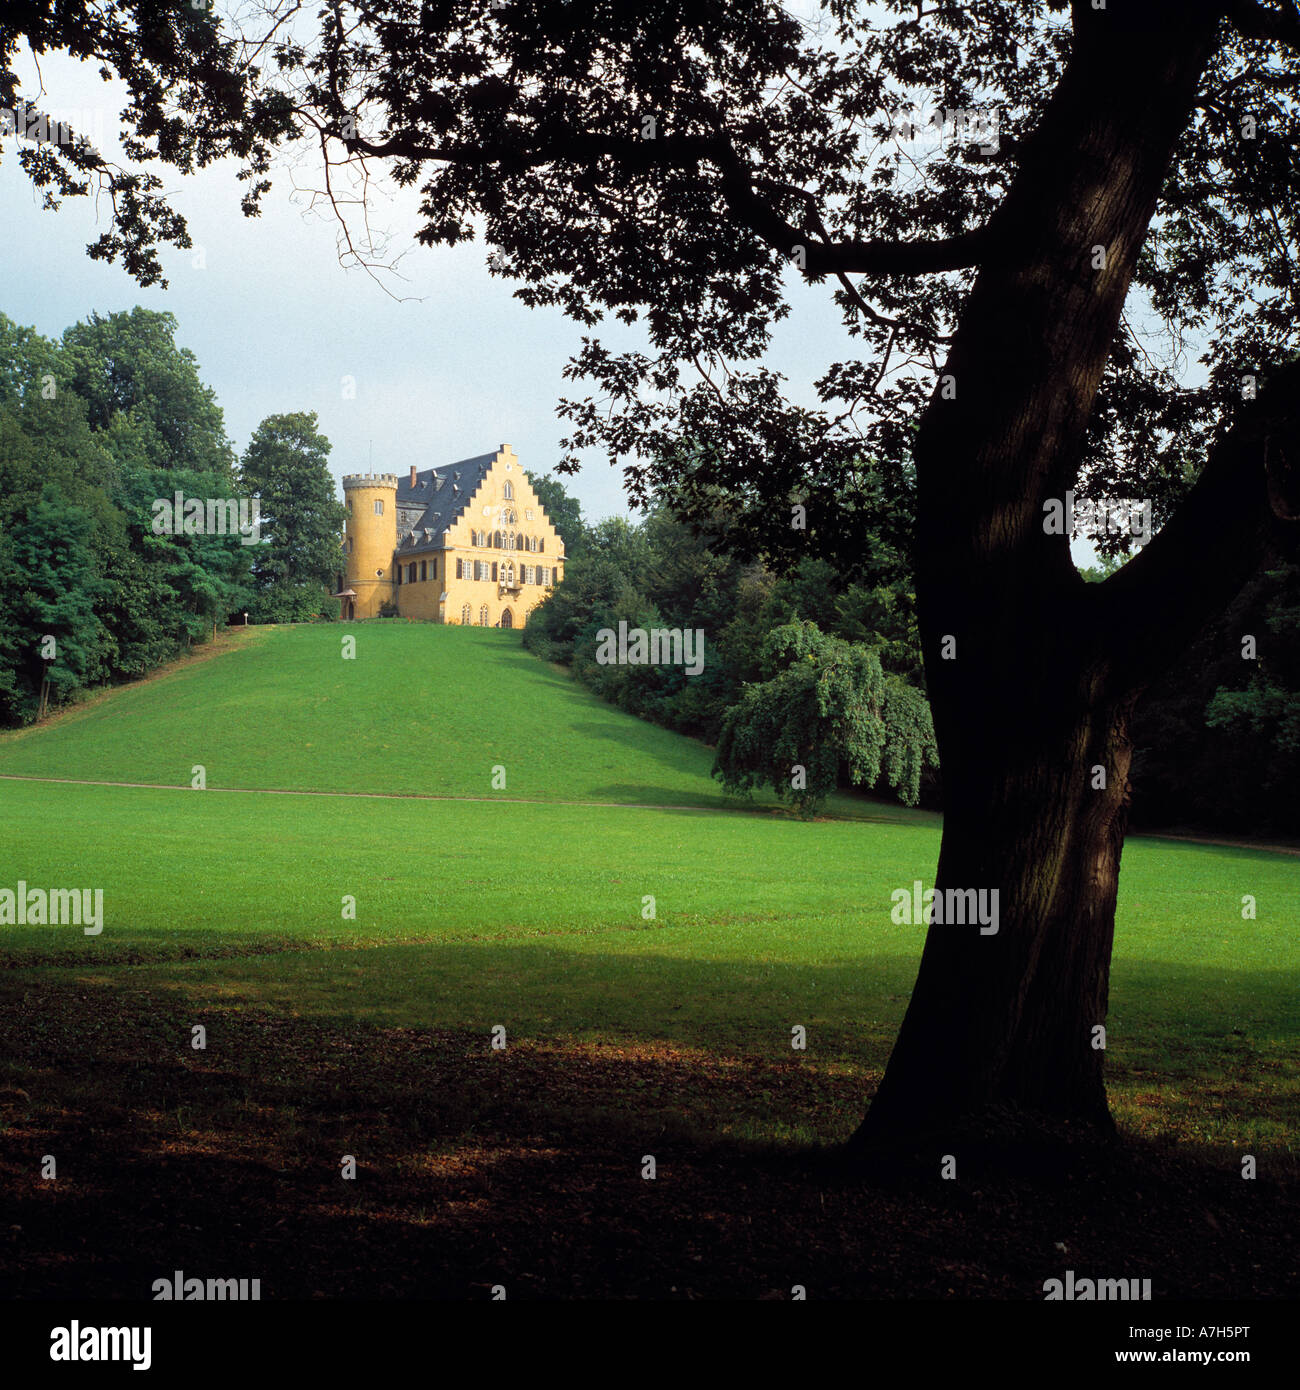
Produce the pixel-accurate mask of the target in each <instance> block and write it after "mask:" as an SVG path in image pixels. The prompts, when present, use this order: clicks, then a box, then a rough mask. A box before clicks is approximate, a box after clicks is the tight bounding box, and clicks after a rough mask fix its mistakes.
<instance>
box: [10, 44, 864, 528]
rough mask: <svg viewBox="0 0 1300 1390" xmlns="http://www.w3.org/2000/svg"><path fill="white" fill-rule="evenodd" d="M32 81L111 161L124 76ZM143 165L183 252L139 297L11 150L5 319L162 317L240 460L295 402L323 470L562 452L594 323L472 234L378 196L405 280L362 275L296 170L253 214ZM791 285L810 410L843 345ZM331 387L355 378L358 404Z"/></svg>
mask: <svg viewBox="0 0 1300 1390" xmlns="http://www.w3.org/2000/svg"><path fill="white" fill-rule="evenodd" d="M21 70H22V69H20V71H21ZM27 72H30V73H31V80H30V81H29V82H25V84H24V95H25V96H27V97H29V98H31V97H34V96H35V94H36V92H37V90H38V87H37V81H36V75H35V68H34V67H32V66H30V65H29V66H28V68H27V69H26V70H25V71H24V77H26V75H27ZM41 80H42V81H43V83H44V87H45V91H46V93H47V96H46V97H45V98H44V105H45V108H46V109H47V110H48V111H49V113H50V115H51V116H52V117H58V118H63V119H68V120H69V121H71V122H73V123H74V124H75V127H76V128H83V129H86V130H87V131H88V133H89V136H90V138H91V140H92V141H93V143H94V144H95V145H96V146H97V147H98V148H99V149H101V150H102V151H103V152H104V153H105V154H106V155H110V156H111V155H113V154H114V153H115V152H116V150H117V148H118V146H117V141H116V131H117V113H118V111H119V110H120V109H121V107H122V105H123V104H124V89H123V88H122V87H121V85H120V84H116V83H114V84H109V83H105V82H103V81H102V79H101V78H100V77H99V75H98V72H97V71H96V69H95V67H94V65H92V64H81V63H77V62H75V61H73V60H71V59H69V58H66V57H62V56H58V55H56V56H53V57H46V58H43V59H42V62H41ZM156 167H157V171H158V172H159V173H160V174H161V176H162V177H163V179H164V182H165V183H166V186H167V188H168V189H169V190H172V191H173V192H174V197H173V202H174V206H175V207H176V208H177V209H178V210H179V211H180V212H181V213H183V214H184V216H185V218H186V220H187V222H188V224H189V229H190V236H191V237H192V239H193V241H194V247H193V249H192V250H189V251H179V250H176V249H175V248H163V249H162V251H161V253H160V257H161V260H162V264H163V272H164V275H165V276H166V278H167V279H168V281H169V282H170V283H169V287H168V288H166V289H162V288H160V287H157V286H154V287H151V288H148V289H142V288H141V287H140V286H139V285H137V284H136V283H135V281H134V280H132V279H131V278H130V276H129V275H127V273H126V272H125V271H124V270H122V269H121V268H120V267H119V266H116V265H105V264H104V263H102V262H99V261H92V260H90V258H89V257H88V256H87V255H86V251H85V248H86V245H87V243H89V242H91V241H93V240H94V239H95V238H96V237H97V236H98V235H99V234H100V233H101V232H103V231H104V230H105V229H106V227H107V225H108V224H107V215H106V210H105V209H104V208H100V209H98V210H97V209H96V208H95V207H94V205H93V203H92V201H91V200H90V199H88V198H70V199H68V200H66V201H65V202H64V204H63V206H62V207H61V208H60V209H59V211H57V212H46V211H43V210H42V209H41V206H40V198H39V195H38V194H37V193H36V192H35V190H33V189H32V187H31V185H30V183H29V181H28V180H27V177H26V175H24V174H23V172H22V170H21V169H19V167H18V164H17V160H16V157H15V155H14V147H13V143H12V140H9V141H6V144H5V149H4V152H3V158H0V208H2V209H3V214H4V215H3V226H4V233H3V235H2V236H0V310H2V311H3V312H4V313H6V314H8V316H9V317H10V318H11V319H13V320H14V321H15V322H17V323H20V324H26V325H31V326H33V327H35V328H36V329H37V330H38V331H40V332H41V333H43V334H45V335H46V336H48V337H57V336H58V335H59V334H61V333H62V332H63V330H64V329H65V328H67V327H68V326H69V325H71V324H73V323H75V322H77V321H78V320H81V319H84V318H86V317H87V316H88V315H89V314H90V313H91V312H92V311H97V312H98V313H100V314H108V313H112V312H115V311H118V310H129V309H131V308H132V307H133V306H134V305H137V304H139V305H143V306H144V307H146V308H149V309H160V310H161V309H166V310H170V311H171V313H173V314H174V315H175V316H176V319H177V323H178V329H177V335H176V336H177V341H178V342H179V344H180V345H181V346H182V347H187V348H189V349H190V350H191V351H192V352H193V353H194V355H195V357H196V358H197V359H198V363H199V369H200V375H201V377H202V379H203V380H204V382H206V383H207V384H208V385H209V386H211V387H212V388H213V389H214V391H215V392H216V396H217V400H218V403H219V404H220V405H221V407H222V409H223V410H224V412H225V419H226V429H227V432H228V433H229V435H230V436H231V438H232V440H233V441H234V443H235V447H236V450H237V451H238V452H240V453H242V451H243V449H244V447H245V445H246V444H247V443H248V440H249V437H250V436H251V434H252V432H253V430H254V429H255V428H256V427H257V425H258V424H259V422H260V421H261V420H263V419H264V418H265V417H266V416H268V415H272V414H280V413H285V412H289V411H298V410H303V411H315V412H316V413H317V415H318V417H319V422H318V427H319V429H320V430H321V432H322V433H323V434H324V435H325V436H326V437H327V438H328V439H329V440H330V441H331V443H332V445H333V450H332V454H331V465H332V471H333V473H334V476H335V477H336V478H341V477H342V476H343V475H344V474H345V473H356V472H371V471H374V472H395V473H404V472H407V471H409V469H410V467H411V465H415V466H416V467H418V468H421V469H423V468H429V467H436V466H438V465H440V464H444V463H450V462H452V461H454V460H456V459H462V458H469V457H472V456H474V455H477V454H483V453H488V452H491V451H493V450H495V449H497V448H498V447H499V446H500V445H502V444H510V445H511V446H512V447H513V448H514V450H515V452H516V453H517V454H518V455H519V457H520V459H521V461H522V463H523V466H524V467H525V468H526V469H529V470H531V471H534V472H539V473H545V472H548V471H550V469H551V468H552V467H553V466H554V464H555V463H556V462H557V461H558V460H559V458H560V457H561V455H562V453H563V452H564V451H563V450H562V449H561V448H560V443H559V441H560V440H561V439H562V438H563V437H564V435H565V433H566V424H565V421H563V420H561V419H560V418H559V417H558V416H557V415H556V405H557V402H558V401H559V400H560V398H561V397H562V396H565V395H579V394H582V393H583V392H582V389H581V387H582V384H581V383H573V382H566V381H565V380H564V377H563V369H564V365H565V363H566V361H567V360H568V358H569V357H570V356H571V355H573V354H574V353H575V352H576V351H577V350H578V349H579V347H580V346H581V338H582V335H583V333H584V332H588V333H590V332H592V330H591V329H584V328H582V327H581V326H580V325H578V324H576V323H574V322H573V321H572V320H570V319H567V318H565V317H564V315H563V314H562V313H560V312H559V311H558V310H550V309H530V308H527V307H525V306H524V305H523V304H521V303H519V302H518V301H517V300H515V299H514V298H513V286H512V284H511V283H510V282H507V281H504V280H501V279H499V278H496V277H494V276H492V274H491V273H490V272H489V270H488V268H487V265H486V260H487V255H488V252H489V248H488V247H487V246H486V245H484V244H483V243H482V242H478V243H476V244H473V245H466V246H459V247H455V248H446V247H438V248H426V247H421V246H419V245H417V244H416V243H415V242H414V233H415V230H416V228H417V227H418V225H419V219H418V216H417V215H416V212H415V196H414V195H413V194H411V193H408V192H407V191H404V190H389V192H388V194H387V196H386V197H385V198H381V199H379V200H378V201H377V203H376V205H375V207H374V209H373V213H372V216H373V217H374V218H375V219H376V221H377V223H378V225H380V226H382V227H384V228H386V229H388V231H389V232H390V234H391V242H390V245H389V248H388V256H389V258H392V257H396V256H398V254H399V253H403V252H404V253H405V254H403V255H401V258H400V260H399V261H398V275H399V276H400V277H401V278H397V277H395V276H393V275H384V276H381V277H380V278H379V280H378V282H377V281H376V279H375V278H373V277H372V276H371V275H370V274H368V273H366V271H364V270H362V269H358V268H353V269H345V268H344V267H343V266H342V265H341V264H340V261H339V249H338V244H337V242H338V234H339V228H338V223H337V221H336V220H335V219H334V217H333V214H332V212H329V213H327V212H322V211H320V210H319V209H313V208H312V206H311V204H312V199H311V197H310V195H309V193H308V192H306V191H305V190H302V191H300V190H296V189H295V187H294V182H295V179H296V180H297V181H298V182H300V183H302V184H308V183H310V182H311V180H310V178H309V177H308V175H309V173H310V170H308V169H303V170H301V171H298V172H295V171H294V170H293V169H292V168H288V167H281V168H279V169H277V170H276V171H275V179H276V184H275V188H274V189H273V191H272V192H271V193H270V194H268V195H267V197H266V199H265V201H264V204H263V208H264V210H263V213H262V215H261V217H259V218H255V219H249V218H245V217H244V215H243V214H242V212H241V211H240V208H239V198H240V195H241V193H242V192H243V188H244V186H243V185H242V184H240V183H238V182H237V180H236V178H235V172H236V168H237V166H236V165H235V164H234V163H233V162H226V163H224V164H220V165H216V166H213V167H212V168H210V169H207V170H203V171H201V172H200V173H198V174H195V175H193V176H183V175H181V174H180V173H178V172H177V171H175V170H171V169H167V168H166V167H165V166H156ZM791 289H792V302H793V313H792V315H791V318H790V320H787V321H786V322H785V323H783V324H781V325H779V326H778V338H777V340H776V342H775V344H774V350H773V351H772V353H771V354H770V356H769V358H768V362H769V365H771V366H773V367H774V368H775V369H776V370H778V371H783V372H785V373H787V374H788V375H789V376H790V378H791V388H792V389H791V394H792V396H793V397H794V398H795V399H797V400H802V401H803V402H804V403H806V404H808V405H813V404H815V403H816V401H815V393H814V392H813V390H812V383H813V381H814V380H815V379H816V378H817V377H818V376H819V375H820V374H821V373H822V371H824V369H825V367H826V366H827V365H828V364H829V363H830V362H833V361H835V360H837V357H838V356H843V357H851V356H852V355H853V347H852V345H851V340H850V339H849V338H848V336H847V334H846V333H845V331H844V329H843V327H842V325H841V322H840V315H839V312H838V310H837V309H836V308H835V307H834V305H833V303H832V301H831V295H830V290H829V289H828V288H827V287H825V286H821V287H808V286H805V285H803V284H802V283H801V282H797V281H796V282H795V283H793V284H792V286H791ZM597 332H598V336H600V337H601V338H602V340H603V341H605V342H606V343H607V344H608V345H609V346H611V347H618V348H624V349H626V348H630V347H634V346H644V345H645V340H644V338H643V337H642V335H641V334H640V332H639V331H638V330H636V329H632V328H627V327H625V326H624V325H622V324H618V323H615V322H613V321H610V322H608V323H606V324H604V325H602V326H601V328H600V329H599V330H597ZM345 378H352V379H353V380H354V382H355V396H354V398H349V397H348V393H347V390H346V388H345V381H344V379H345ZM582 462H583V467H582V471H581V473H580V474H578V475H576V476H575V477H571V478H566V479H564V483H565V486H566V487H567V488H568V489H569V491H570V492H572V493H574V494H576V495H577V496H578V498H579V499H580V501H581V502H582V504H583V510H584V513H585V515H586V516H587V518H588V520H598V519H600V518H602V517H606V516H613V515H627V514H628V511H627V505H626V500H625V496H624V493H623V486H622V473H621V468H620V467H611V466H610V464H609V461H608V459H607V458H606V457H605V456H604V455H597V454H588V455H583V456H582Z"/></svg>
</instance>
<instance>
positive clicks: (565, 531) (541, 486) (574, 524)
mask: <svg viewBox="0 0 1300 1390" xmlns="http://www.w3.org/2000/svg"><path fill="white" fill-rule="evenodd" d="M528 481H529V482H530V483H532V485H533V491H534V492H535V493H536V494H537V500H538V501H539V502H540V503H541V504H542V510H543V511H545V513H546V515H547V518H548V519H549V520H550V523H551V525H552V526H554V527H555V529H556V530H557V531H558V532H559V533H560V539H561V540H562V541H563V542H564V556H565V559H566V560H577V559H579V558H580V557H581V556H582V555H583V553H584V552H585V550H586V538H587V526H586V523H585V522H584V521H583V519H582V503H581V502H579V501H578V499H577V498H576V497H573V496H571V495H570V493H569V492H568V491H567V490H566V488H565V486H564V484H563V483H562V482H561V481H560V479H559V478H553V477H552V476H551V475H550V474H549V473H540V474H538V475H537V476H536V477H533V476H532V475H531V474H530V475H529V478H528Z"/></svg>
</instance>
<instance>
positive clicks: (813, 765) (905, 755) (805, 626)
mask: <svg viewBox="0 0 1300 1390" xmlns="http://www.w3.org/2000/svg"><path fill="white" fill-rule="evenodd" d="M760 662H761V666H762V669H763V674H764V677H765V679H764V680H762V681H761V682H758V683H756V684H753V685H749V686H746V688H745V690H744V691H743V693H742V695H741V698H740V701H739V703H738V704H736V705H735V706H734V707H733V708H732V709H730V710H728V712H727V714H726V717H725V718H724V719H723V722H722V735H721V737H720V738H719V739H718V749H717V756H716V758H715V760H714V764H713V775H714V776H715V777H718V778H720V779H721V780H722V782H723V784H724V785H725V786H726V787H727V788H728V790H730V791H739V792H746V791H750V790H752V789H753V788H755V787H760V786H770V787H771V788H772V790H773V791H774V792H776V794H777V796H779V797H781V798H783V799H785V798H788V799H789V800H790V801H791V802H793V803H794V805H795V806H797V807H798V808H799V810H800V811H801V812H802V813H803V814H804V815H812V814H813V812H814V811H816V810H817V808H818V807H819V806H820V805H821V804H822V802H823V801H825V799H826V797H827V796H829V795H830V793H831V792H833V791H834V790H835V788H836V787H837V786H838V784H839V779H840V768H841V766H844V767H846V768H847V769H848V773H849V777H850V780H852V781H854V782H858V783H865V784H866V785H867V786H871V785H872V784H873V783H874V782H875V781H876V780H877V779H878V778H879V777H880V776H881V774H882V772H883V773H884V775H885V779H886V780H887V781H888V782H889V784H890V785H891V786H892V787H894V788H896V789H897V790H898V792H899V794H900V797H901V799H902V800H903V802H904V803H905V804H907V805H912V806H914V805H915V804H916V799H917V794H918V792H919V789H920V783H921V772H922V770H923V768H924V767H925V765H926V764H927V763H930V764H933V762H934V760H935V746H934V730H933V729H932V728H931V726H930V715H929V710H928V708H927V707H926V703H925V697H924V696H923V695H922V694H921V692H920V691H919V690H916V689H914V688H913V687H912V686H909V685H906V684H904V683H903V682H902V681H900V680H899V679H898V678H897V677H896V676H886V675H885V674H884V673H883V672H882V671H881V669H880V661H879V660H878V658H877V657H876V655H875V653H874V652H871V651H868V650H867V649H866V648H865V647H862V646H858V645H856V644H854V643H851V642H844V641H842V640H840V639H839V638H838V637H828V636H826V635H825V634H824V633H822V632H821V631H820V630H819V629H818V627H817V624H816V623H811V622H803V623H788V624H786V625H785V626H784V627H778V628H776V629H775V630H774V631H772V632H770V633H769V634H768V636H767V639H766V641H765V642H764V643H763V650H762V653H761V657H760Z"/></svg>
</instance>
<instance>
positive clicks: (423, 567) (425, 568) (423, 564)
mask: <svg viewBox="0 0 1300 1390" xmlns="http://www.w3.org/2000/svg"><path fill="white" fill-rule="evenodd" d="M428 577H429V562H428V560H421V561H420V578H421V579H428Z"/></svg>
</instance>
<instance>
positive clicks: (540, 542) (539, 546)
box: [537, 536, 546, 555]
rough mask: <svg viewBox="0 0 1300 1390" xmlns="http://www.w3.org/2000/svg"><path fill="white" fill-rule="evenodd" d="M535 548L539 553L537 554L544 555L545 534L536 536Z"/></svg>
mask: <svg viewBox="0 0 1300 1390" xmlns="http://www.w3.org/2000/svg"><path fill="white" fill-rule="evenodd" d="M537 550H538V553H539V554H542V555H544V554H545V553H546V537H545V536H538V538H537Z"/></svg>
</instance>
